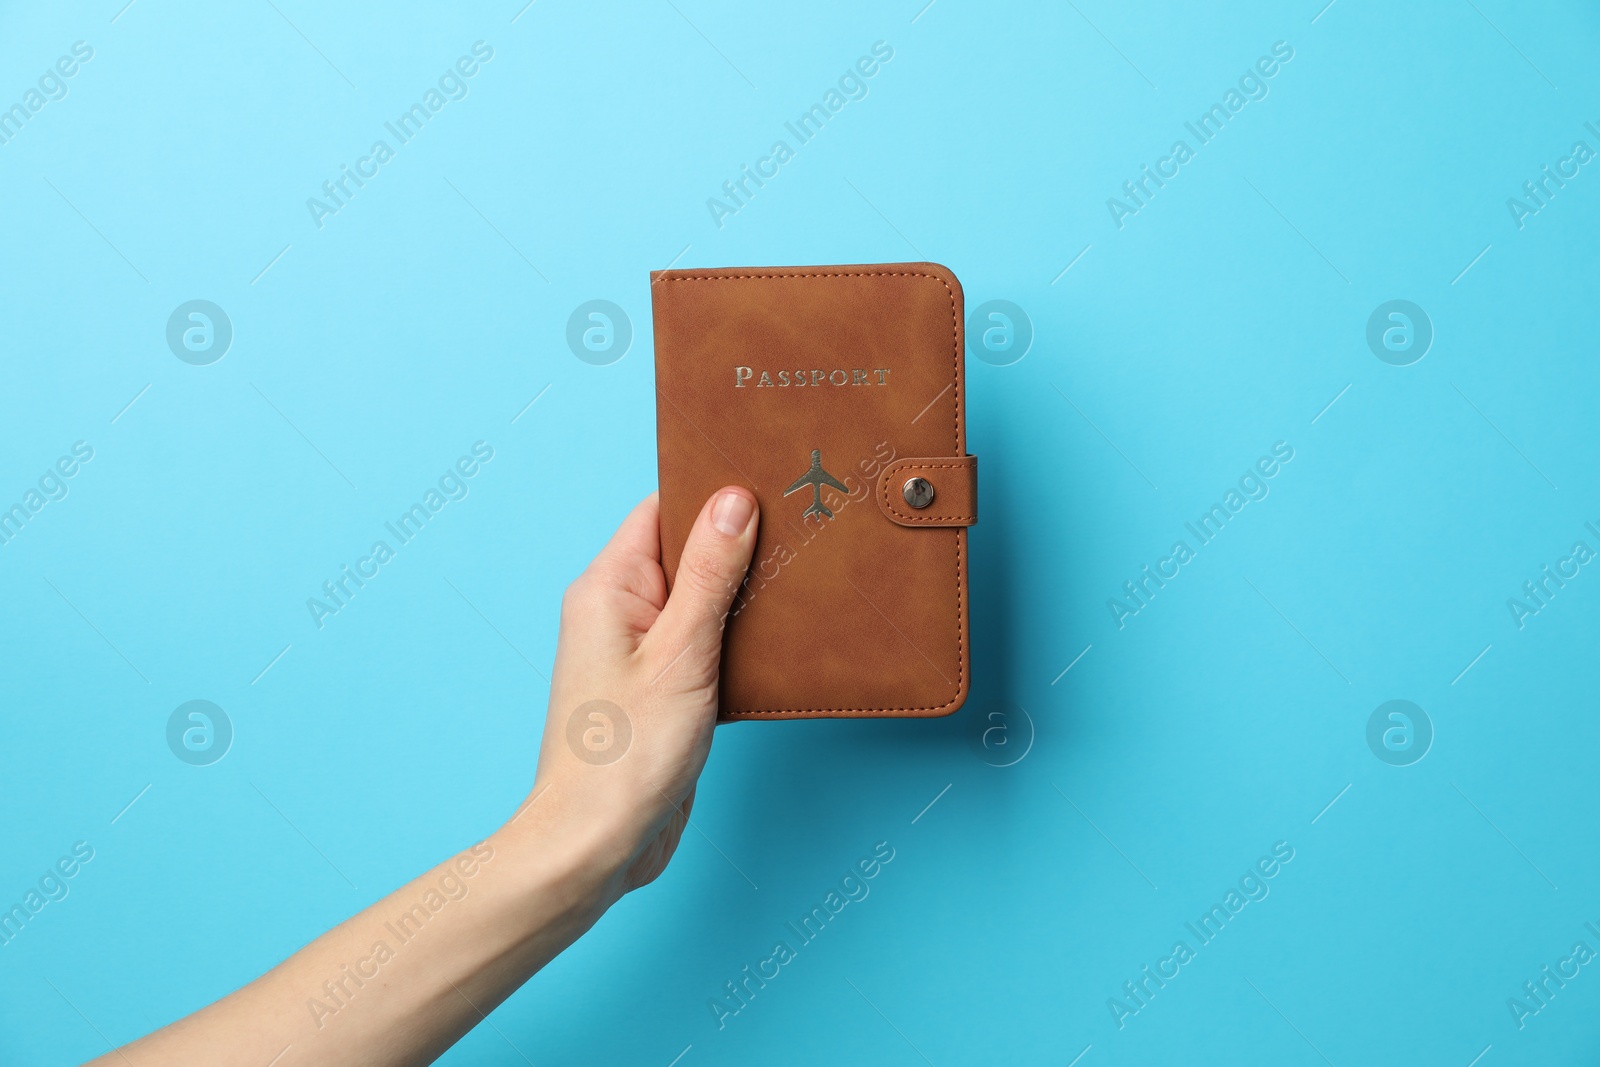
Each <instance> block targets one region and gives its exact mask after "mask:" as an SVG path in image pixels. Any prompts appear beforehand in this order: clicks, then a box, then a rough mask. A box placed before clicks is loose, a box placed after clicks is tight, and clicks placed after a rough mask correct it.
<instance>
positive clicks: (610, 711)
mask: <svg viewBox="0 0 1600 1067" xmlns="http://www.w3.org/2000/svg"><path fill="white" fill-rule="evenodd" d="M757 519H758V517H757V514H756V502H755V498H754V497H753V496H751V495H750V493H749V492H748V491H747V490H744V489H739V488H733V487H729V488H726V489H722V490H720V491H719V492H717V493H716V494H715V495H713V496H712V498H711V499H710V500H708V501H707V502H706V504H705V506H704V507H703V508H702V509H701V511H700V516H699V518H698V519H697V520H696V521H695V525H694V528H693V530H692V531H691V532H690V534H689V539H688V542H687V544H686V545H685V546H684V550H683V556H682V559H681V560H680V562H679V566H678V570H677V573H676V581H675V583H674V587H673V590H672V595H671V596H670V597H669V596H668V595H667V583H666V577H665V575H664V574H663V573H662V570H661V541H660V534H659V526H660V513H659V508H658V506H657V502H656V496H655V495H654V494H651V495H650V496H649V497H647V498H646V499H645V500H644V502H643V503H641V504H640V505H639V506H638V507H636V508H635V509H634V510H633V513H632V514H631V515H629V516H628V518H627V519H626V520H625V521H624V522H623V524H622V526H621V528H620V529H618V531H617V533H616V535H615V536H614V537H613V538H612V539H611V543H610V544H608V545H606V547H605V549H604V550H603V551H601V553H600V554H599V555H598V556H596V557H595V559H594V562H592V563H590V564H589V567H588V569H587V570H585V571H584V572H583V574H581V575H580V576H579V577H578V578H577V580H576V581H574V582H573V583H572V585H571V586H569V587H568V588H567V592H566V596H565V597H564V598H563V599H562V603H561V632H560V636H559V638H558V640H557V645H556V661H555V671H554V673H553V675H552V678H551V684H550V708H549V711H548V713H547V715H546V718H545V729H544V743H543V745H542V746H541V748H540V752H539V769H538V774H537V777H536V778H535V781H534V788H533V792H532V793H531V794H530V795H529V800H528V804H529V805H537V806H538V807H541V808H543V807H546V806H548V807H549V808H550V809H553V810H554V811H557V812H559V813H560V820H559V821H560V823H561V824H562V825H566V826H569V827H571V828H572V832H573V833H575V834H577V835H579V836H580V837H586V838H587V839H589V840H590V841H592V842H594V845H595V847H596V848H597V849H598V850H599V852H600V854H601V856H602V857H604V858H603V859H602V860H601V862H603V863H606V864H607V865H608V866H609V865H610V864H612V863H614V864H615V869H616V871H617V874H618V877H617V878H616V880H615V881H614V883H613V889H614V892H615V894H616V896H620V895H621V894H623V893H626V892H628V891H630V890H633V889H637V888H638V887H639V886H642V885H646V884H648V883H649V882H650V881H652V880H653V879H654V878H655V877H656V876H657V875H659V874H660V873H661V871H662V869H663V868H664V867H665V866H666V863H667V861H668V860H669V859H670V858H671V857H672V852H673V849H674V848H676V847H677V844H678V839H679V837H680V835H681V834H682V833H683V830H684V827H685V825H686V824H687V820H688V814H689V808H690V805H691V804H692V803H693V801H694V787H695V782H696V780H697V779H698V778H699V777H700V770H701V768H702V767H704V766H705V762H706V755H707V754H708V753H709V752H710V750H711V733H712V729H713V727H714V726H715V725H716V716H717V677H718V668H719V666H720V662H721V655H722V631H723V627H724V625H725V623H726V619H727V615H728V610H729V607H730V605H731V603H732V601H733V595H734V592H735V590H737V589H738V587H739V583H740V582H741V581H743V579H744V575H745V570H746V568H747V567H748V566H749V564H750V556H751V552H752V551H753V549H754V546H755V536H756V525H757ZM524 810H526V807H525V808H524ZM546 814H548V812H547V813H546ZM519 815H520V813H519ZM510 829H511V827H510V826H509V825H508V830H510ZM613 899H614V898H613ZM606 903H608V904H609V903H610V901H609V900H608V901H607V902H606Z"/></svg>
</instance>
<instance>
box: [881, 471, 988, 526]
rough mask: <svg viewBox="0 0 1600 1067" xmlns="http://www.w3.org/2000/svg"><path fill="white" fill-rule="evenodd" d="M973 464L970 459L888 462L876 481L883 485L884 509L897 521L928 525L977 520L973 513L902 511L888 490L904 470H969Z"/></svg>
mask: <svg viewBox="0 0 1600 1067" xmlns="http://www.w3.org/2000/svg"><path fill="white" fill-rule="evenodd" d="M975 466H977V464H975V463H972V462H970V461H969V462H966V463H918V462H916V461H915V460H909V459H903V460H896V461H895V462H893V463H891V464H889V466H888V467H887V468H885V469H884V472H883V473H882V474H880V475H879V476H878V481H879V483H880V484H881V485H882V487H883V507H884V510H886V511H888V512H889V513H890V514H891V515H893V516H894V517H895V519H896V520H897V521H904V522H921V523H928V524H930V525H932V524H934V523H940V524H945V525H947V524H949V523H953V522H964V523H974V522H977V521H978V520H977V517H976V516H973V515H934V514H929V513H928V512H924V511H918V512H909V511H902V510H900V508H899V507H897V506H896V505H895V502H894V494H893V493H891V492H890V489H892V488H893V485H892V484H891V483H892V480H893V479H894V477H895V476H896V475H899V474H903V473H904V472H906V471H946V470H949V471H959V470H971V469H973V468H974V467H975Z"/></svg>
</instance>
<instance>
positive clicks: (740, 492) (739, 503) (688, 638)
mask: <svg viewBox="0 0 1600 1067" xmlns="http://www.w3.org/2000/svg"><path fill="white" fill-rule="evenodd" d="M757 520H758V516H757V509H756V499H755V497H754V496H753V495H751V493H750V491H749V490H748V489H741V488H739V487H737V486H728V487H726V488H723V489H719V490H718V491H717V492H716V493H713V494H712V496H711V499H710V500H708V501H706V504H705V507H703V508H701V509H700V516H699V518H697V519H695V523H694V528H693V529H691V530H690V531H689V539H688V541H687V542H686V543H685V544H684V546H683V555H682V556H680V557H679V558H678V571H677V574H676V575H675V576H674V579H673V583H672V593H671V595H670V596H668V597H667V606H666V607H665V608H663V609H662V611H661V615H660V617H658V618H657V619H656V622H655V625H654V626H652V627H651V628H650V637H649V641H650V643H651V644H655V645H656V646H657V649H656V654H657V655H659V656H660V657H661V659H662V664H663V673H665V672H666V668H667V665H668V664H673V665H674V667H675V669H674V671H673V673H677V672H678V671H682V675H681V677H680V679H679V684H680V685H683V684H685V683H687V684H688V685H691V686H694V685H707V684H711V683H713V682H715V680H716V674H717V667H718V665H719V662H720V660H721V653H722V630H723V626H724V624H725V622H726V620H727V615H728V608H729V606H730V605H731V604H732V603H733V594H734V593H735V592H736V591H737V590H738V588H739V583H740V582H742V581H744V575H745V571H746V570H747V569H748V568H749V566H750V556H751V553H753V552H754V551H755V543H756V525H757ZM679 657H681V658H682V662H677V661H678V659H679Z"/></svg>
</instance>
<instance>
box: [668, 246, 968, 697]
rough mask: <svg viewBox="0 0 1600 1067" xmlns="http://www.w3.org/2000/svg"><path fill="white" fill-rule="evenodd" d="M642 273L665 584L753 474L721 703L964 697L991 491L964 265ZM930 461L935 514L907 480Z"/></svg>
mask: <svg viewBox="0 0 1600 1067" xmlns="http://www.w3.org/2000/svg"><path fill="white" fill-rule="evenodd" d="M650 288H651V293H652V298H651V299H652V304H653V311H654V320H655V350H656V351H655V357H656V435H657V448H658V461H659V465H660V480H661V548H662V567H663V569H664V570H665V572H666V576H667V583H668V586H669V588H670V586H671V585H672V583H673V581H674V580H675V578H676V575H677V569H678V563H679V560H680V558H681V556H682V554H683V546H684V542H685V541H686V539H687V537H688V534H689V529H690V527H691V526H692V525H693V523H694V520H695V518H696V516H697V515H698V514H699V512H700V508H701V507H702V506H703V505H704V503H705V501H706V500H707V498H708V497H710V495H711V494H712V493H713V492H715V491H716V490H717V489H719V488H721V487H722V486H724V485H729V484H737V485H743V486H745V487H746V488H748V489H750V490H751V491H752V492H753V493H754V494H755V496H756V499H757V500H758V501H759V503H760V506H761V520H760V527H759V530H758V534H757V541H756V548H755V556H754V558H753V560H752V562H751V565H750V571H749V573H748V575H747V576H746V578H745V581H744V584H743V585H742V586H741V588H740V589H739V591H738V594H737V596H736V597H735V600H734V606H733V610H732V611H731V612H730V615H729V619H728V623H727V628H726V631H725V634H724V638H723V660H722V679H721V707H720V711H719V717H720V718H721V719H723V720H740V719H745V720H748V719H757V720H759V719H781V718H817V717H838V718H849V717H868V716H873V717H918V716H936V715H948V714H950V713H951V712H953V711H955V710H956V709H957V708H959V707H960V706H961V704H962V702H963V701H964V700H965V699H966V696H967V692H968V690H969V688H970V686H971V660H972V658H971V647H970V635H969V631H968V621H969V620H968V616H969V609H968V593H967V581H968V575H967V526H968V525H969V524H970V523H971V522H972V521H975V518H976V503H977V484H976V477H977V468H976V463H975V461H974V460H973V459H972V457H969V456H967V455H966V432H965V426H964V419H965V412H964V400H965V383H964V380H963V373H962V369H963V361H964V355H965V354H964V351H963V322H964V314H963V310H962V294H961V284H960V283H959V282H958V281H957V280H956V277H955V275H954V274H952V273H951V272H950V271H949V270H948V269H947V268H945V267H942V266H939V265H938V264H934V263H895V264H880V265H864V266H837V267H748V268H720V269H713V270H669V271H658V272H654V273H652V275H651V287H650ZM899 472H906V473H903V474H902V473H899ZM916 475H921V476H922V477H926V478H927V479H928V480H929V481H930V482H932V483H933V484H934V486H935V499H934V500H933V502H932V503H931V504H930V506H929V507H928V508H927V509H925V514H919V513H918V512H917V511H916V510H915V509H912V508H910V507H909V506H907V505H906V504H905V502H904V500H903V498H902V497H900V496H899V495H898V494H899V493H900V491H901V486H902V485H903V483H904V481H905V479H906V478H909V477H913V476H916ZM896 478H898V479H899V480H898V481H896V480H895V479H896ZM889 482H893V493H894V494H895V496H894V501H895V505H894V506H890V505H886V504H885V503H884V496H883V488H884V486H885V485H887V484H888V483H889ZM896 507H897V508H898V511H897V510H895V508H896ZM902 513H903V514H902Z"/></svg>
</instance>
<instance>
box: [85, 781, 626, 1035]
mask: <svg viewBox="0 0 1600 1067" xmlns="http://www.w3.org/2000/svg"><path fill="white" fill-rule="evenodd" d="M605 840H606V835H604V834H602V833H600V832H598V830H591V829H589V828H588V827H587V826H586V825H585V824H584V823H582V822H576V821H574V820H573V819H572V818H569V817H567V816H565V815H563V814H562V813H561V812H560V810H559V808H558V806H557V805H556V804H553V803H552V804H549V805H548V807H546V806H545V804H544V801H543V800H536V801H535V802H534V803H533V804H531V805H529V806H528V807H526V808H525V809H524V811H523V813H522V814H521V815H520V816H519V817H518V818H516V819H514V820H513V821H512V822H510V823H508V824H507V825H506V826H505V827H502V828H501V830H500V831H498V832H497V833H495V834H494V835H492V836H491V837H489V838H488V839H486V840H485V841H484V842H482V843H480V844H478V845H475V846H473V847H472V848H470V849H467V850H466V851H464V852H462V853H460V854H459V855H458V856H455V857H452V858H451V859H449V860H447V861H445V862H444V863H442V864H440V865H439V866H437V867H435V868H434V869H433V870H431V871H429V872H428V873H427V874H425V875H423V876H422V877H420V878H417V879H416V880H415V881H412V882H411V883H409V884H408V885H406V886H404V887H402V888H401V889H399V890H397V891H396V892H394V893H392V894H390V895H389V896H388V897H385V898H384V899H383V900H381V901H379V902H378V903H376V904H374V905H373V906H371V907H369V908H368V909H366V910H365V911H363V912H361V913H360V914H359V915H356V916H354V917H353V918H351V919H349V920H347V921H346V922H344V923H342V924H340V925H339V926H337V927H335V928H334V929H333V930H330V931H329V932H328V933H326V934H324V935H322V936H321V937H319V938H317V939H316V940H315V941H313V942H311V943H310V944H309V945H307V946H306V947H305V948H303V949H301V950H300V951H299V952H297V953H295V954H294V955H293V956H291V957H290V958H289V959H287V960H285V961H284V962H283V963H281V964H279V965H278V966H277V967H275V968H274V969H273V970H271V971H270V972H268V973H267V974H265V975H263V976H262V977H261V978H259V979H257V980H256V981H255V982H252V983H251V984H250V985H248V986H245V987H244V988H242V989H240V990H238V991H237V992H235V993H233V994H232V995H230V996H228V997H225V998H224V999H222V1000H220V1001H218V1002H216V1003H215V1004H212V1005H211V1006H209V1007H207V1008H205V1009H204V1010H202V1011H200V1012H198V1013H196V1014H195V1015H193V1016H190V1017H189V1018H186V1019H183V1020H180V1021H179V1022H177V1023H175V1024H173V1025H172V1026H169V1027H167V1028H166V1029H163V1030H160V1031H158V1032H156V1033H154V1034H151V1035H150V1036H148V1037H146V1038H144V1039H142V1040H140V1041H137V1042H135V1043H134V1044H132V1045H129V1046H127V1047H125V1048H123V1049H121V1050H120V1051H119V1052H118V1053H111V1054H108V1055H107V1056H104V1057H102V1058H101V1059H100V1060H98V1061H96V1065H99V1064H105V1065H107V1067H110V1065H113V1064H115V1065H118V1067H128V1065H132V1067H141V1065H143V1064H151V1065H156V1064H161V1065H170V1064H190V1063H193V1064H207V1065H212V1064H222V1065H232V1064H240V1065H248V1067H262V1065H263V1064H266V1063H269V1062H277V1063H278V1064H280V1065H281V1067H295V1065H301V1064H353V1063H360V1064H372V1065H383V1067H389V1065H395V1067H399V1065H402V1064H405V1065H410V1064H425V1063H431V1062H432V1061H433V1060H434V1059H435V1058H436V1057H438V1056H439V1055H440V1054H441V1053H442V1052H443V1051H444V1050H445V1049H447V1048H449V1047H450V1045H452V1044H453V1043H454V1042H455V1041H456V1040H458V1039H459V1038H460V1037H461V1036H462V1035H463V1034H465V1033H466V1032H467V1031H468V1030H470V1029H472V1027H474V1026H476V1025H477V1024H478V1023H479V1022H481V1021H482V1019H483V1017H484V1016H485V1015H487V1014H488V1013H489V1012H490V1011H492V1010H493V1009H494V1008H495V1007H496V1006H497V1005H499V1004H500V1002H501V1001H503V1000H505V998H506V997H508V996H510V995H511V993H512V992H514V991H515V990H516V989H517V988H518V987H519V986H520V985H521V984H522V983H523V982H525V981H527V979H528V978H529V977H530V976H531V975H533V974H534V973H535V972H536V971H538V970H539V969H540V968H541V967H543V966H544V965H545V964H546V963H548V962H549V961H550V960H551V959H552V958H553V957H554V956H555V955H556V954H557V953H559V952H561V950H562V949H564V948H566V947H567V946H568V945H570V944H571V943H572V942H573V941H574V940H576V939H577V938H578V937H579V936H580V935H581V934H582V933H583V932H584V931H585V930H587V929H588V928H589V927H590V926H592V925H593V924H594V922H595V921H596V920H597V919H598V918H599V917H600V915H601V914H602V913H603V912H604V911H605V909H606V907H608V906H609V905H610V904H611V903H612V901H614V900H615V899H616V897H617V896H618V895H620V893H621V875H620V862H621V860H622V859H623V857H621V856H618V855H616V854H615V853H614V852H613V851H611V850H610V848H609V846H607V845H606V844H605V843H604V842H605ZM285 1049H287V1050H288V1051H287V1054H286V1055H283V1057H282V1059H281V1060H278V1061H274V1057H277V1056H279V1055H280V1054H282V1053H284V1052H285Z"/></svg>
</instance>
